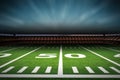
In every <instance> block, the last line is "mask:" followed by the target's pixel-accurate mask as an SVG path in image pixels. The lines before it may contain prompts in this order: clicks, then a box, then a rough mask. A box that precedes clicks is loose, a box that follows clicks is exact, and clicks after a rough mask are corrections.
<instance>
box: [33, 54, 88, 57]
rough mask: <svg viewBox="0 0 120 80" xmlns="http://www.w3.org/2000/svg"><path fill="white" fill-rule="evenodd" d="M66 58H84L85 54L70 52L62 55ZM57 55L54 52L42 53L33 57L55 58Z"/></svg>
mask: <svg viewBox="0 0 120 80" xmlns="http://www.w3.org/2000/svg"><path fill="white" fill-rule="evenodd" d="M64 56H65V57H66V58H85V57H86V56H85V55H84V54H79V53H71V54H65V55H64ZM56 57H57V55H56V54H55V53H53V54H51V53H44V54H39V55H38V56H36V57H35V58H56Z"/></svg>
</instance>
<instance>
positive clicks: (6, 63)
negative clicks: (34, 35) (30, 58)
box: [0, 48, 40, 68]
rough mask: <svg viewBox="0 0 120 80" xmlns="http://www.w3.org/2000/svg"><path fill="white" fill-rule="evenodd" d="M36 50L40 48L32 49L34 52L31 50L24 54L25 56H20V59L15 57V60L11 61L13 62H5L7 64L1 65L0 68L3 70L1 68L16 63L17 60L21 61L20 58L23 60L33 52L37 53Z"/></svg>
mask: <svg viewBox="0 0 120 80" xmlns="http://www.w3.org/2000/svg"><path fill="white" fill-rule="evenodd" d="M38 49H40V48H37V49H34V50H32V51H30V52H28V53H26V54H24V55H22V56H20V57H17V58H15V59H13V60H11V61H9V62H7V63H5V64H3V65H1V66H0V68H3V67H5V66H7V65H9V64H11V63H13V62H15V61H17V60H19V59H21V58H23V57H25V56H27V55H29V54H31V53H33V52H35V51H37V50H38Z"/></svg>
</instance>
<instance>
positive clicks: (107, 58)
mask: <svg viewBox="0 0 120 80" xmlns="http://www.w3.org/2000/svg"><path fill="white" fill-rule="evenodd" d="M83 49H85V50H87V51H89V52H91V53H93V54H94V55H96V56H99V57H101V58H103V59H105V60H107V61H109V62H111V63H113V64H115V65H117V66H119V67H120V64H118V63H117V62H115V61H112V60H110V59H108V58H106V57H104V56H102V55H100V54H98V53H96V52H94V51H92V50H90V49H87V48H85V47H83Z"/></svg>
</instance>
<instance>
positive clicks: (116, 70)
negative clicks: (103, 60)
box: [110, 67, 120, 73]
mask: <svg viewBox="0 0 120 80" xmlns="http://www.w3.org/2000/svg"><path fill="white" fill-rule="evenodd" d="M110 69H112V70H114V71H115V72H117V73H120V70H118V69H117V68H115V67H110Z"/></svg>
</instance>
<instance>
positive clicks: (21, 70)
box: [17, 66, 28, 73]
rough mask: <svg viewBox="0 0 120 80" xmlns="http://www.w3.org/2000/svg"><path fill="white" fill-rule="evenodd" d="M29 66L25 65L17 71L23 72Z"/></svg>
mask: <svg viewBox="0 0 120 80" xmlns="http://www.w3.org/2000/svg"><path fill="white" fill-rule="evenodd" d="M27 68H28V66H24V67H22V68H21V69H20V70H19V71H18V72H17V73H23V72H24V71H25V70H26V69H27Z"/></svg>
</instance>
